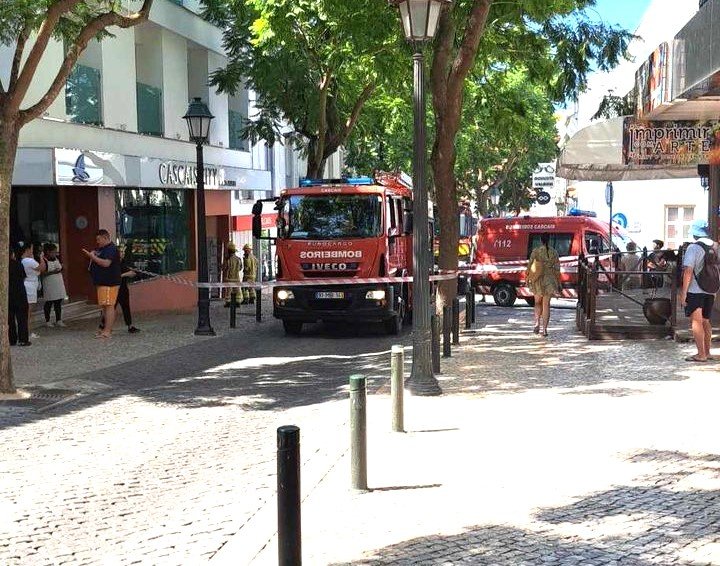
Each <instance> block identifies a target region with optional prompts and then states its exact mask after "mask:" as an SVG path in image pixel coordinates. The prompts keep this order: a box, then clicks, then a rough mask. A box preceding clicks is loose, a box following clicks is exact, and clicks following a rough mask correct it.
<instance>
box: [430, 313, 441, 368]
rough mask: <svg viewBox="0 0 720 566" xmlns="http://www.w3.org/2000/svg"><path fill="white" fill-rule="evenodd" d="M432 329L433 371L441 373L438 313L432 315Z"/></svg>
mask: <svg viewBox="0 0 720 566" xmlns="http://www.w3.org/2000/svg"><path fill="white" fill-rule="evenodd" d="M430 330H431V332H432V365H433V373H440V317H439V316H438V315H437V314H433V315H431V316H430Z"/></svg>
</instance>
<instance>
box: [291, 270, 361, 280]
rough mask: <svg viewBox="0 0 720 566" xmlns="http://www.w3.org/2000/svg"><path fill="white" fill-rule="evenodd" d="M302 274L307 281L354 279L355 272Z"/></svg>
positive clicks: (310, 272)
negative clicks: (338, 278) (340, 278)
mask: <svg viewBox="0 0 720 566" xmlns="http://www.w3.org/2000/svg"><path fill="white" fill-rule="evenodd" d="M302 274H303V275H304V276H305V277H307V278H308V279H332V278H334V277H355V276H356V275H357V271H342V272H338V271H303V272H302Z"/></svg>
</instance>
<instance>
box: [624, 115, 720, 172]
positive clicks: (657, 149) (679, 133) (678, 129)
mask: <svg viewBox="0 0 720 566" xmlns="http://www.w3.org/2000/svg"><path fill="white" fill-rule="evenodd" d="M623 163H624V164H625V165H666V166H673V165H675V166H683V167H687V166H691V165H696V164H705V163H712V164H718V163H720V122H717V121H706V122H692V121H675V122H669V121H668V122H662V121H643V120H635V119H634V118H625V121H624V123H623Z"/></svg>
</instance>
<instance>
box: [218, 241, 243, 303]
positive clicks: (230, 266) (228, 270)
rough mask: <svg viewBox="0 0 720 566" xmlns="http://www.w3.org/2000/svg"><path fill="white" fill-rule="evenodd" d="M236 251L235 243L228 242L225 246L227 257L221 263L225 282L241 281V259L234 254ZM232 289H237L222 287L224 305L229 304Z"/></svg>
mask: <svg viewBox="0 0 720 566" xmlns="http://www.w3.org/2000/svg"><path fill="white" fill-rule="evenodd" d="M236 251H237V248H236V247H235V244H233V243H232V242H230V243H229V244H228V247H227V258H226V259H225V261H224V262H223V265H222V269H223V275H224V276H225V282H226V283H240V281H241V279H240V274H241V273H242V269H243V264H242V260H241V259H240V258H239V257H238V256H236V255H235V252H236ZM233 291H237V289H231V288H228V287H226V288H224V289H223V296H224V297H225V306H226V307H229V306H230V295H231V293H232V292H233Z"/></svg>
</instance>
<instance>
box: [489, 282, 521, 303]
mask: <svg viewBox="0 0 720 566" xmlns="http://www.w3.org/2000/svg"><path fill="white" fill-rule="evenodd" d="M493 299H495V304H496V305H497V306H499V307H511V306H513V305H514V304H515V299H517V293H516V292H515V287H513V286H512V285H510V284H509V283H499V284H498V285H497V286H496V287H495V288H494V289H493Z"/></svg>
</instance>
